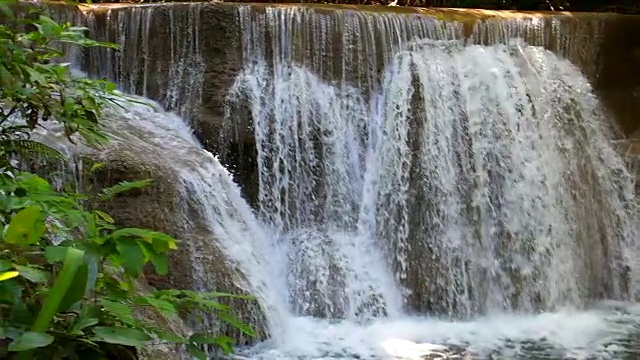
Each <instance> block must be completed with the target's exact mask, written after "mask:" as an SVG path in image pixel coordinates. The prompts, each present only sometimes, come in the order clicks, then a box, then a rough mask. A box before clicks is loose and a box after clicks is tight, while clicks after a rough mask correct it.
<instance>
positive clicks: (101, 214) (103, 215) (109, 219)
mask: <svg viewBox="0 0 640 360" xmlns="http://www.w3.org/2000/svg"><path fill="white" fill-rule="evenodd" d="M93 212H94V213H95V214H96V215H98V216H99V217H100V218H101V219H102V220H104V221H106V222H108V223H109V224H113V223H114V222H115V220H113V218H112V217H111V215H109V214H107V213H105V212H102V211H100V210H94V211H93Z"/></svg>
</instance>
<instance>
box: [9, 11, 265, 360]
mask: <svg viewBox="0 0 640 360" xmlns="http://www.w3.org/2000/svg"><path fill="white" fill-rule="evenodd" d="M9 3H10V2H9V1H7V0H0V11H1V13H0V17H1V18H2V19H3V21H2V22H1V23H0V358H9V359H25V360H26V359H109V358H118V359H135V358H137V348H141V347H144V346H147V345H149V344H150V343H151V342H152V341H166V342H169V343H173V344H177V345H182V346H184V347H186V348H187V349H188V350H189V351H190V352H191V353H192V355H194V356H195V357H197V358H200V359H205V358H206V357H207V355H206V353H205V352H204V351H203V350H202V349H203V348H204V347H209V348H210V347H214V348H218V349H221V350H222V351H224V352H229V351H231V350H232V346H233V342H234V340H233V339H231V338H228V337H225V336H219V335H213V334H202V333H196V334H178V333H173V332H171V331H167V330H165V329H163V327H162V324H161V323H160V322H161V321H163V322H165V321H167V320H169V321H170V320H171V319H176V318H177V317H179V316H181V315H183V314H186V313H191V314H192V313H193V311H198V312H203V313H206V312H209V313H213V314H215V315H216V316H217V318H218V319H219V320H220V321H221V322H226V323H228V324H231V325H232V326H235V327H236V328H238V329H239V330H240V331H241V332H242V333H245V334H247V335H249V336H252V335H253V330H252V329H251V328H250V327H249V326H247V325H245V324H243V323H241V322H240V321H238V320H237V319H236V318H235V317H234V315H233V313H232V311H231V309H229V308H228V307H227V306H225V305H223V304H221V303H219V302H218V299H219V298H220V297H224V296H232V295H229V294H222V293H196V292H194V291H182V290H173V289H168V290H159V291H150V292H147V293H142V292H141V291H140V290H139V287H138V286H137V283H138V281H139V280H140V278H141V277H142V270H143V267H144V266H146V265H148V264H150V265H152V266H153V267H154V268H155V271H156V272H157V273H158V274H160V275H162V274H166V273H167V272H168V271H169V262H168V258H167V254H168V253H169V252H170V251H172V250H174V249H176V247H177V246H178V241H177V240H175V239H173V238H172V237H170V236H169V235H166V234H164V233H160V232H156V231H152V230H147V229H139V228H119V227H118V226H117V224H115V221H114V220H113V218H112V217H111V216H110V215H109V214H107V213H104V212H101V211H98V210H91V209H89V205H88V204H93V203H95V202H97V201H108V200H109V199H111V198H113V197H115V196H118V194H120V193H122V192H126V191H129V190H132V189H137V188H140V187H143V186H146V185H148V184H149V181H148V180H143V181H136V182H122V183H119V184H117V185H116V186H114V187H111V188H108V189H104V190H102V191H101V192H98V193H97V194H96V195H93V196H90V195H85V194H81V193H75V192H69V191H61V190H57V189H55V188H54V187H53V186H52V185H51V184H50V183H49V182H48V181H47V180H45V179H44V178H42V177H40V176H38V175H36V174H34V173H30V172H25V171H22V170H20V168H19V167H18V166H17V165H16V162H15V160H16V159H29V158H31V159H33V158H35V157H43V156H44V157H54V158H61V157H62V156H63V155H61V154H60V153H58V152H57V151H56V150H54V149H52V148H49V147H47V146H46V145H44V144H42V143H39V142H37V141H35V140H34V139H32V138H31V134H32V132H33V131H34V130H35V129H36V128H38V127H40V126H41V125H42V124H43V122H47V121H48V122H56V123H59V124H62V125H63V126H64V129H65V135H66V136H67V138H68V139H69V141H71V140H72V136H74V135H79V136H81V137H82V138H83V139H84V142H85V143H87V144H89V145H91V144H104V143H105V142H107V141H108V139H107V137H106V136H105V134H104V133H103V131H102V129H101V116H102V108H103V106H105V105H107V103H109V102H112V101H113V100H112V99H114V98H118V97H119V96H120V95H118V94H117V93H116V92H115V91H114V90H115V86H114V85H113V84H112V83H109V82H107V81H103V80H92V79H87V78H79V77H74V76H72V75H71V73H70V69H69V66H68V64H62V63H59V62H56V60H58V59H59V58H60V57H61V56H62V55H63V53H62V52H61V51H60V50H59V49H60V48H62V47H63V46H61V45H63V44H66V45H74V46H113V45H110V44H104V43H99V42H95V41H92V40H90V39H88V38H86V37H85V36H84V34H83V31H84V29H83V28H79V27H73V26H71V24H58V23H56V22H55V21H53V20H51V19H50V18H48V17H45V16H42V15H40V14H39V13H37V12H34V11H37V10H36V9H31V12H29V13H28V14H27V15H26V16H17V15H16V14H14V13H13V12H12V10H11V9H10V7H9V6H8V5H9ZM12 3H15V1H12ZM19 119H22V120H23V121H18V120H19ZM99 166H100V165H97V164H96V165H94V166H93V167H92V169H90V170H89V171H95V170H96V169H97V168H98V167H99ZM143 310H146V311H147V312H148V311H149V310H152V311H153V312H154V313H155V314H159V315H160V316H158V320H156V321H154V320H152V319H147V318H144V317H142V316H140V313H141V312H143Z"/></svg>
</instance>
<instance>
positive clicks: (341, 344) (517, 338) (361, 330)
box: [239, 303, 640, 360]
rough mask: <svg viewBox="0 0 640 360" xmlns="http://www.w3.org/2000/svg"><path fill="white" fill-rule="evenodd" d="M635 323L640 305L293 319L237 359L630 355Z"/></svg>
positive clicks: (639, 332)
mask: <svg viewBox="0 0 640 360" xmlns="http://www.w3.org/2000/svg"><path fill="white" fill-rule="evenodd" d="M639 324H640V307H639V306H638V305H635V304H633V305H631V304H621V303H616V304H615V305H614V304H609V303H603V304H601V305H600V307H599V308H597V309H592V310H587V311H573V310H564V311H559V312H555V313H542V314H538V315H514V314H512V315H506V314H504V315H499V316H492V317H481V318H478V319H476V320H473V321H460V322H452V321H450V320H439V319H429V318H421V317H406V318H403V319H396V320H378V321H375V322H373V323H371V324H368V325H358V324H355V323H353V322H349V321H331V320H320V319H314V318H308V317H298V318H296V319H295V320H293V321H291V323H290V325H291V326H294V327H295V329H296V331H295V332H290V333H289V335H290V337H289V338H287V339H286V340H285V341H284V342H283V343H284V345H279V346H273V344H270V343H269V342H267V343H264V344H261V345H259V346H257V347H255V348H252V349H245V350H243V351H241V352H240V356H239V358H246V359H265V360H266V359H270V360H276V359H278V360H284V359H318V360H320V359H415V360H418V359H423V358H424V356H428V355H431V356H434V355H437V354H443V355H448V356H452V355H458V356H461V355H466V356H468V358H470V359H480V358H487V357H489V356H492V357H491V358H492V359H533V358H535V359H626V358H629V359H631V358H633V357H628V356H637V351H638V348H639V346H640V342H639V340H638V336H640V325H639ZM634 338H635V340H634ZM630 342H631V344H630ZM634 354H636V355H634ZM436 358H438V357H436ZM442 358H446V357H442ZM450 358H451V357H450Z"/></svg>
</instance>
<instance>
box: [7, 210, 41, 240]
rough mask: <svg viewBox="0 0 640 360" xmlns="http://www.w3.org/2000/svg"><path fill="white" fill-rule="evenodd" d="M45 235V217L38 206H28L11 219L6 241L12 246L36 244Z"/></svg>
mask: <svg viewBox="0 0 640 360" xmlns="http://www.w3.org/2000/svg"><path fill="white" fill-rule="evenodd" d="M42 234H44V216H43V214H42V212H41V211H40V208H39V207H37V206H28V207H26V208H24V209H22V210H20V211H19V212H18V213H17V214H15V215H14V216H13V217H12V218H11V222H10V223H9V227H7V229H6V233H5V234H4V240H5V241H6V242H8V243H10V244H17V245H29V244H35V243H37V242H38V240H40V237H41V236H42Z"/></svg>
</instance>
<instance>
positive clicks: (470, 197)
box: [226, 8, 638, 359]
mask: <svg viewBox="0 0 640 360" xmlns="http://www.w3.org/2000/svg"><path fill="white" fill-rule="evenodd" d="M240 13H241V15H240V19H241V22H242V24H243V29H244V35H243V36H244V52H243V56H244V63H245V67H244V70H243V71H242V72H241V73H240V75H239V76H238V77H237V80H236V82H235V84H234V86H233V87H232V88H231V90H230V92H229V97H228V99H229V106H228V108H227V119H226V121H227V124H228V126H230V127H232V125H233V124H237V123H241V122H238V121H237V120H236V119H235V118H234V116H235V114H239V113H241V111H242V109H249V110H250V117H251V120H252V125H253V129H254V133H255V142H256V145H257V146H256V147H257V153H258V158H257V163H258V170H259V175H260V178H259V206H260V216H261V218H262V219H263V220H264V221H265V222H266V223H268V224H270V225H271V226H272V227H273V228H274V229H275V231H276V232H277V234H278V236H279V238H278V242H279V243H281V244H283V245H282V247H281V249H283V250H284V251H287V254H288V255H287V257H288V263H287V282H288V290H287V294H288V298H289V311H290V312H291V314H292V316H293V317H292V319H291V320H290V323H289V325H290V326H292V327H293V328H294V330H293V331H288V332H286V333H284V335H281V336H279V335H278V334H277V333H274V339H273V342H267V343H265V344H262V345H261V346H258V347H256V348H254V349H250V350H247V352H246V355H247V356H248V357H249V358H252V359H253V358H263V359H297V358H300V359H306V358H313V359H338V358H339V359H343V358H344V359H346V358H372V359H373V358H375V359H378V358H383V359H384V358H410V359H419V358H421V356H426V355H428V354H431V355H433V354H436V353H438V352H444V353H450V352H452V351H453V352H455V348H456V346H461V347H462V349H466V350H462V352H465V351H466V352H467V355H469V354H470V355H469V356H480V357H485V356H489V355H490V354H493V356H497V357H498V358H517V357H518V356H525V358H526V356H532V354H536V353H537V354H538V355H539V356H542V358H584V357H585V356H586V357H596V358H600V357H611V356H613V357H614V358H618V357H619V356H622V354H624V353H625V351H629V350H628V349H629V348H628V347H627V348H624V347H621V348H620V347H618V346H616V345H611V342H612V341H613V342H614V343H615V341H622V340H620V339H621V338H623V337H625V336H626V337H630V338H633V337H637V335H630V334H637V329H635V325H633V321H631V320H629V319H637V309H636V308H635V307H631V308H628V309H626V310H625V314H624V315H621V314H620V313H616V312H615V311H612V310H611V309H610V308H609V309H608V310H603V309H598V310H584V309H585V308H586V307H587V306H590V304H592V303H593V301H594V300H597V299H603V298H604V299H617V300H623V301H624V300H632V299H634V297H635V295H636V288H635V286H636V285H635V284H636V283H637V282H636V280H637V274H638V273H637V266H636V264H635V258H636V254H637V245H636V240H635V239H636V238H637V218H636V215H635V214H636V200H635V194H634V179H633V178H632V176H630V174H629V173H628V171H627V169H626V167H625V164H624V162H623V161H622V159H621V158H620V156H619V155H618V154H617V153H616V152H615V151H614V149H613V147H612V145H611V139H612V136H613V132H612V129H611V128H610V125H609V123H608V121H607V118H606V115H605V113H604V112H603V110H602V108H601V105H600V104H599V102H598V100H597V98H596V97H595V96H594V95H593V93H592V90H591V88H590V85H589V84H588V82H587V81H586V80H585V78H584V76H583V75H582V74H581V73H580V71H579V70H577V69H576V67H575V66H574V65H572V64H571V63H570V62H569V61H568V60H565V59H562V58H560V57H558V56H557V55H555V54H554V53H552V52H550V51H548V50H545V49H544V48H543V47H540V46H532V45H528V44H527V43H525V42H524V41H523V40H521V39H515V38H511V39H506V40H505V41H502V42H501V43H496V44H488V45H482V46H480V45H471V44H468V43H467V42H465V41H464V40H461V39H460V32H459V30H460V29H459V28H456V27H455V26H452V25H447V24H445V23H441V22H438V21H435V20H430V19H425V18H422V19H421V18H411V19H408V17H405V18H402V17H399V16H395V15H369V16H363V15H360V14H341V15H339V16H335V15H325V14H318V13H314V12H312V11H308V10H301V9H290V8H289V9H286V8H266V9H264V12H259V13H258V12H256V13H254V12H252V11H251V10H250V9H249V8H244V9H241V11H240ZM309 24H311V25H309ZM265 29H268V30H265ZM353 29H359V31H360V32H359V34H358V39H359V40H354V38H353V37H352V36H353V34H354V33H358V32H357V31H355V30H353ZM382 29H394V30H395V32H394V31H391V32H390V33H389V34H392V35H389V36H390V37H388V38H385V35H384V34H382V33H381V32H382ZM335 33H338V34H342V38H341V41H340V40H339V41H338V44H339V45H341V46H342V49H343V53H342V54H341V57H342V59H343V62H342V63H341V64H340V63H339V64H338V65H336V61H335V60H336V59H335V58H332V54H333V53H331V52H330V51H329V50H327V49H331V48H332V47H334V49H333V51H335V46H336V44H335V43H332V41H335V37H334V34H335ZM369 36H370V37H369ZM305 39H307V41H305ZM311 39H313V41H311ZM354 43H355V44H354ZM380 44H382V45H383V47H380ZM354 49H357V51H353V50H354ZM376 49H383V50H382V51H377V52H376V51H375V50H376ZM327 52H329V54H327ZM380 53H382V54H383V56H382V57H380ZM367 55H370V59H371V61H368V60H367V59H368V58H367ZM358 56H359V57H360V58H358ZM324 60H329V61H324ZM363 64H364V65H363ZM580 309H583V310H580ZM550 311H551V312H553V311H555V313H551V312H550ZM414 312H419V313H430V314H434V315H436V316H445V317H447V318H452V317H453V318H459V319H461V320H464V319H467V321H466V322H450V321H444V320H435V319H426V318H420V317H417V316H415V315H414V316H413V317H407V316H408V315H407V314H411V313H414ZM523 313H540V315H524V314H523ZM483 314H484V315H483ZM612 314H613V315H612ZM478 316H481V317H480V318H478ZM312 317H313V318H312ZM473 318H475V320H469V319H473ZM623 334H624V335H623ZM430 343H434V344H446V345H447V346H449V347H448V348H445V349H440V348H438V346H435V345H429V344H430ZM610 345H611V346H610ZM632 347H633V346H632ZM616 351H618V352H616ZM402 352H404V353H402Z"/></svg>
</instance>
